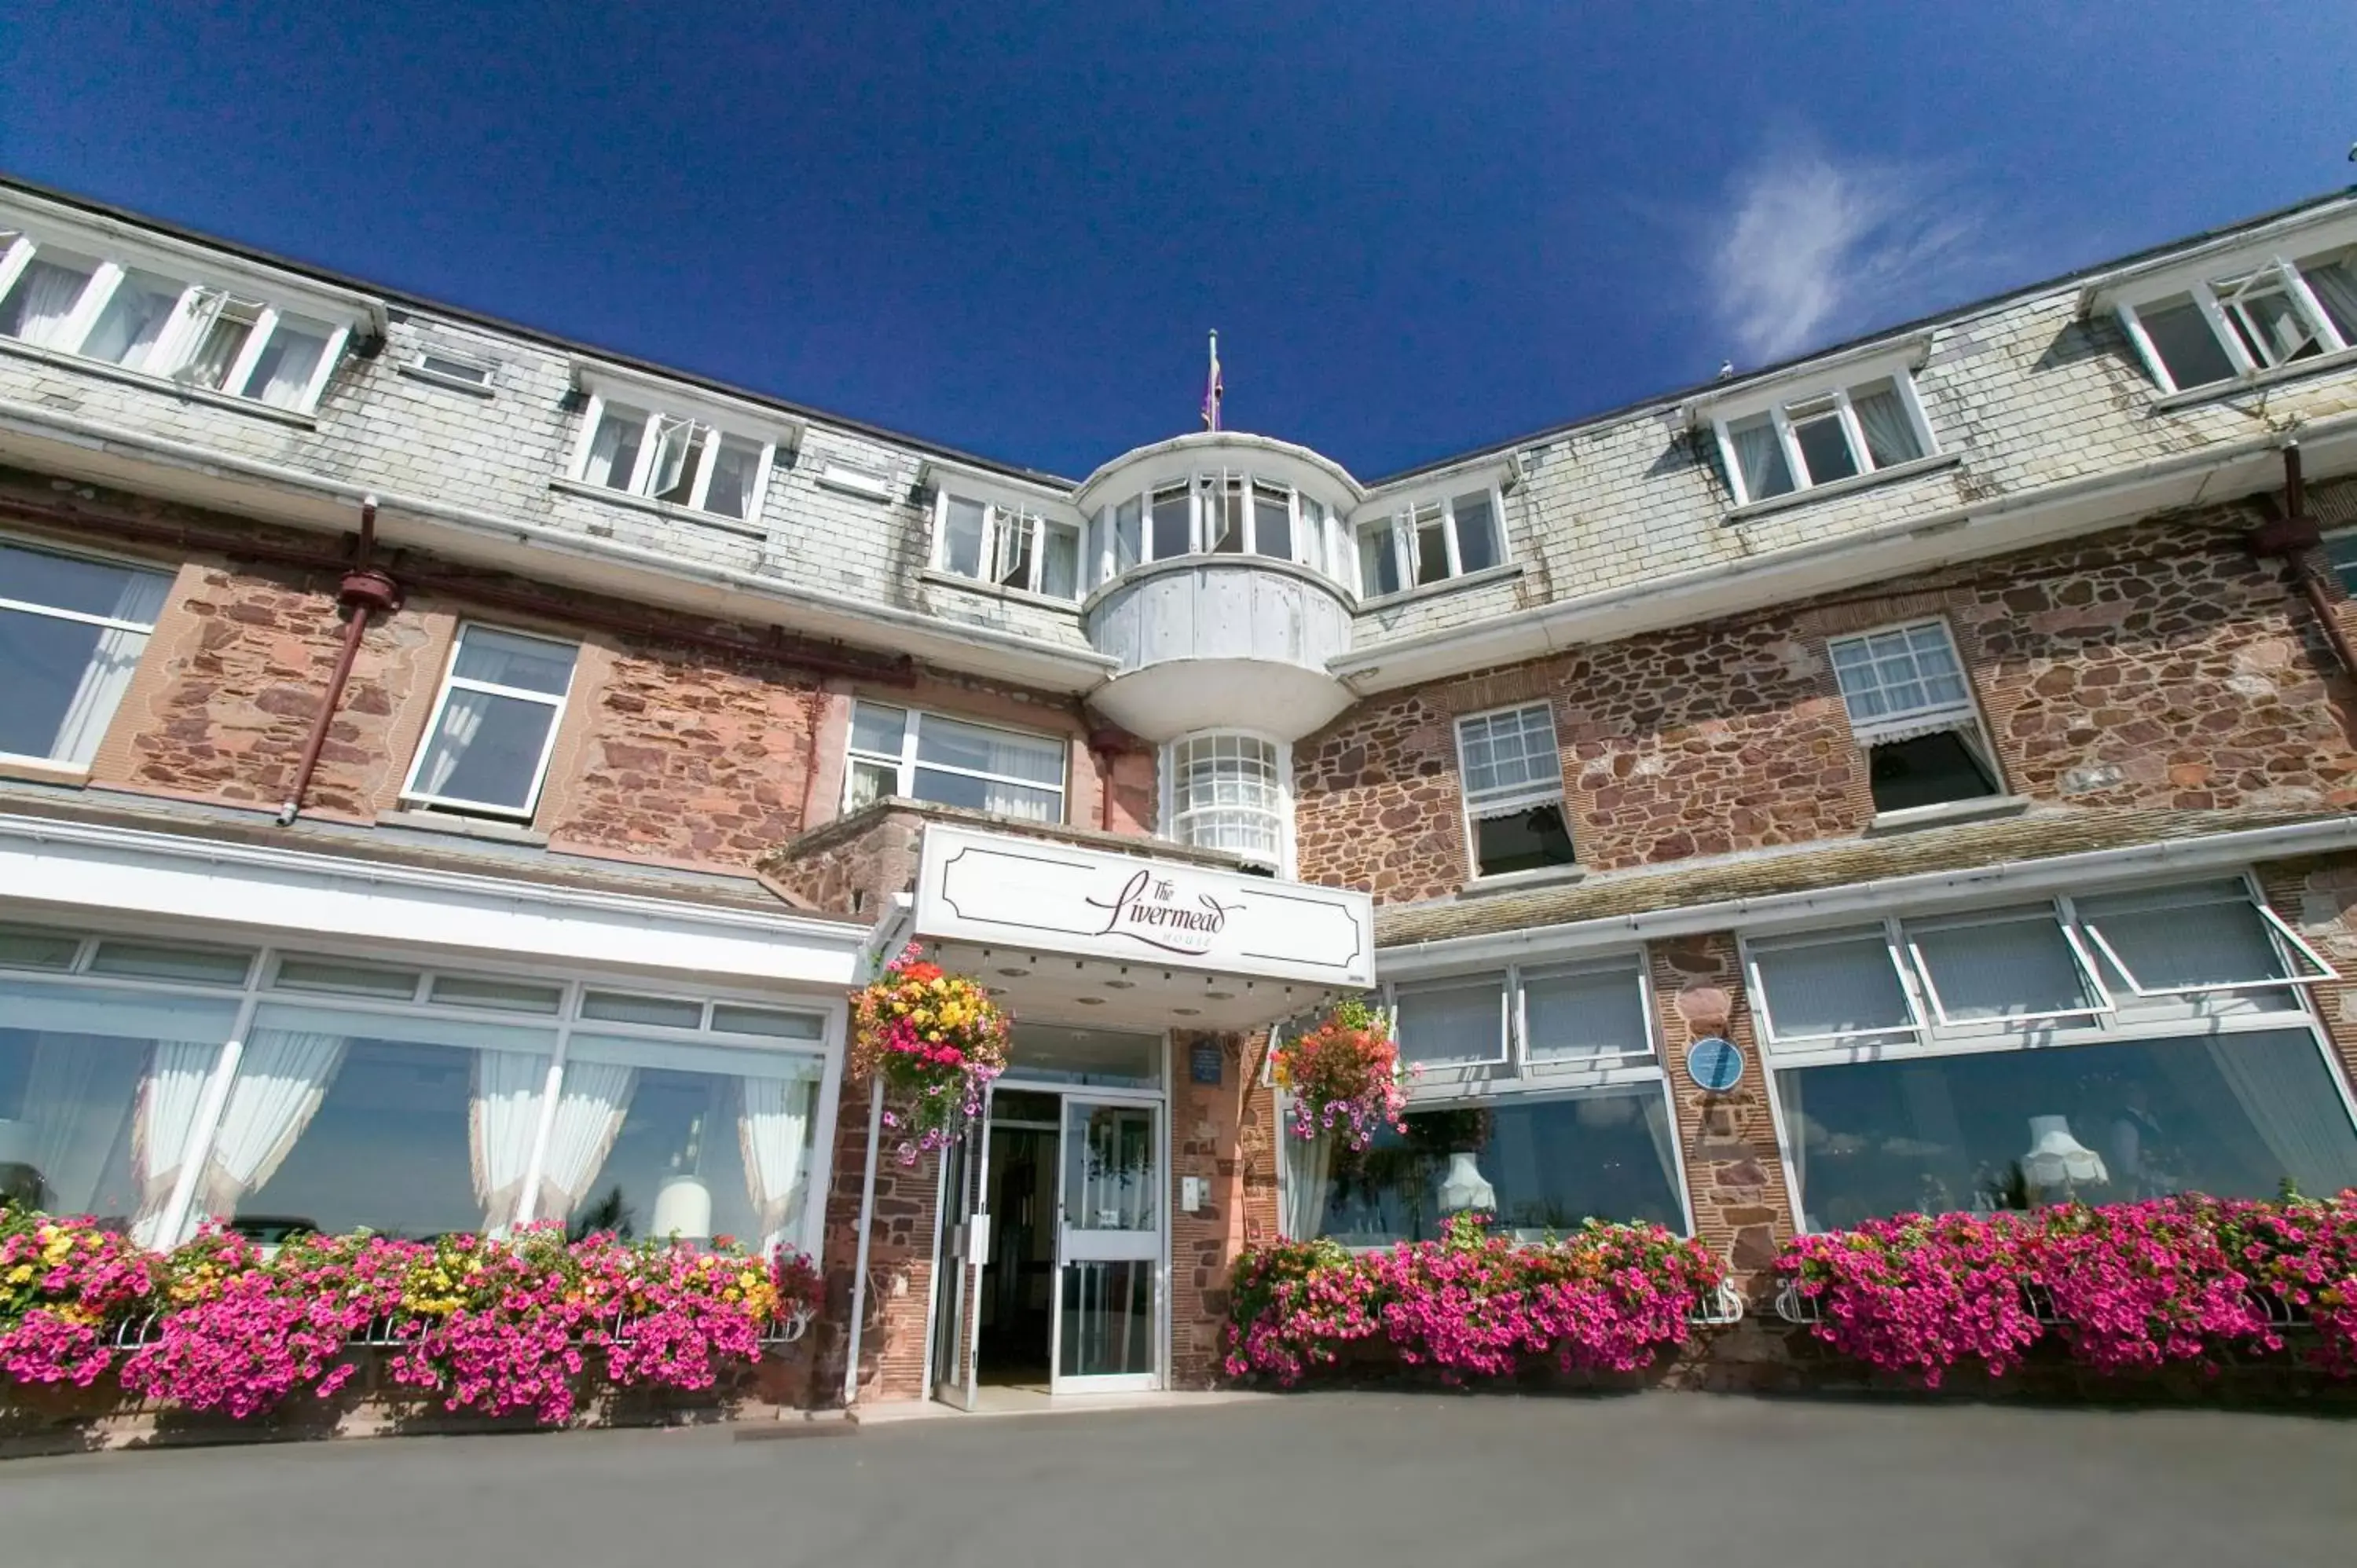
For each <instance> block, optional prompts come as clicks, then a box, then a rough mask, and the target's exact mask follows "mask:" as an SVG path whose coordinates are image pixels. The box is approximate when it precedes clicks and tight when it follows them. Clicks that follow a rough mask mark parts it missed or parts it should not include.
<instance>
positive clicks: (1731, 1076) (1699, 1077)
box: [1686, 1035, 1743, 1094]
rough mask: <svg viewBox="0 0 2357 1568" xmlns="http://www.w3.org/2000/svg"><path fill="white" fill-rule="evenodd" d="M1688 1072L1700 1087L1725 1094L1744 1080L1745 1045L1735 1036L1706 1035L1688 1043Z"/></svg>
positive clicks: (1687, 1074)
mask: <svg viewBox="0 0 2357 1568" xmlns="http://www.w3.org/2000/svg"><path fill="white" fill-rule="evenodd" d="M1686 1076H1687V1077H1688V1078H1690V1079H1694V1082H1695V1088H1696V1089H1702V1090H1709V1091H1710V1092H1711V1093H1713V1094H1725V1093H1726V1092H1727V1090H1730V1089H1733V1088H1734V1087H1735V1086H1736V1085H1737V1084H1738V1083H1741V1082H1742V1081H1743V1047H1740V1046H1738V1045H1737V1044H1736V1043H1735V1042H1734V1041H1733V1040H1728V1039H1722V1038H1721V1037H1720V1036H1717V1035H1706V1036H1703V1037H1702V1038H1701V1039H1699V1040H1696V1041H1695V1043H1694V1044H1693V1045H1691V1046H1688V1047H1686Z"/></svg>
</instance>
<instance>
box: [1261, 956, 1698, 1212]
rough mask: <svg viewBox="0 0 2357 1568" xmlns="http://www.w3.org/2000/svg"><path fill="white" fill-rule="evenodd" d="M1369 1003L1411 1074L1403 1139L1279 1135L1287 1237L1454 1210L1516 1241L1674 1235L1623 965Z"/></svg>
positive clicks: (1672, 1198) (1660, 1144)
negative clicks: (1660, 1229) (1585, 1228)
mask: <svg viewBox="0 0 2357 1568" xmlns="http://www.w3.org/2000/svg"><path fill="white" fill-rule="evenodd" d="M1384 995H1385V1001H1386V1005H1387V1006H1388V1007H1389V1008H1390V1009H1391V1010H1392V1015H1393V1020H1394V1033H1395V1034H1396V1036H1397V1037H1398V1039H1399V1041H1400V1048H1401V1055H1402V1056H1403V1058H1405V1059H1406V1060H1409V1061H1412V1062H1415V1063H1418V1064H1421V1065H1422V1067H1423V1070H1422V1072H1421V1073H1419V1074H1418V1076H1417V1077H1416V1078H1415V1079H1413V1080H1412V1081H1411V1083H1410V1085H1409V1089H1408V1096H1409V1106H1408V1111H1407V1113H1406V1116H1405V1122H1406V1124H1407V1130H1406V1132H1405V1133H1399V1132H1395V1131H1393V1130H1390V1129H1385V1130H1383V1132H1381V1133H1378V1135H1377V1137H1376V1139H1375V1142H1374V1144H1373V1145H1372V1147H1370V1148H1367V1149H1365V1150H1359V1151H1353V1150H1351V1149H1349V1148H1347V1147H1344V1146H1342V1144H1341V1142H1340V1140H1339V1139H1337V1138H1335V1137H1333V1136H1331V1135H1330V1134H1329V1135H1325V1136H1320V1137H1317V1138H1311V1139H1302V1138H1298V1137H1296V1136H1294V1135H1293V1134H1292V1133H1290V1132H1289V1131H1288V1132H1287V1133H1286V1134H1285V1149H1284V1154H1285V1162H1284V1169H1283V1172H1282V1189H1281V1193H1280V1197H1281V1201H1282V1208H1283V1220H1284V1228H1285V1233H1286V1235H1287V1236H1289V1237H1292V1238H1294V1239H1296V1240H1306V1239H1308V1238H1312V1237H1318V1236H1324V1237H1328V1238H1329V1239H1331V1240H1338V1241H1340V1242H1342V1243H1343V1244H1345V1245H1347V1246H1361V1247H1374V1246H1385V1245H1389V1244H1391V1243H1392V1242H1394V1241H1403V1240H1409V1241H1413V1240H1434V1239H1436V1238H1437V1237H1438V1236H1439V1235H1440V1234H1441V1233H1442V1232H1443V1230H1445V1228H1446V1226H1447V1223H1448V1218H1449V1216H1450V1215H1451V1214H1452V1213H1454V1212H1457V1211H1459V1210H1462V1209H1468V1208H1470V1209H1476V1210H1480V1211H1481V1212H1484V1213H1486V1214H1488V1215H1489V1216H1490V1217H1491V1221H1492V1223H1493V1224H1494V1225H1495V1226H1496V1227H1497V1228H1499V1229H1500V1230H1504V1231H1506V1232H1508V1233H1511V1234H1512V1235H1513V1236H1515V1237H1516V1238H1517V1239H1519V1240H1532V1241H1535V1240H1544V1239H1545V1238H1546V1237H1548V1236H1550V1235H1562V1234H1566V1233H1567V1232H1569V1231H1572V1230H1577V1228H1578V1227H1579V1226H1580V1225H1581V1224H1582V1223H1584V1222H1585V1221H1586V1220H1587V1219H1610V1220H1650V1221H1653V1222H1655V1223H1659V1224H1663V1225H1666V1226H1668V1227H1670V1228H1671V1229H1672V1230H1680V1231H1684V1230H1686V1229H1687V1228H1688V1220H1687V1218H1686V1208H1685V1196H1684V1177H1683V1175H1682V1167H1681V1165H1680V1161H1679V1157H1678V1151H1677V1133H1676V1122H1675V1119H1674V1116H1673V1114H1672V1111H1671V1106H1670V1101H1669V1095H1668V1085H1667V1083H1666V1081H1665V1079H1664V1077H1663V1072H1662V1070H1661V1066H1660V1062H1659V1059H1658V1057H1657V1055H1656V1053H1655V1050H1654V1047H1653V1035H1652V1026H1651V1024H1650V1021H1649V1020H1650V1016H1651V999H1650V993H1649V992H1648V990H1647V988H1646V985H1645V982H1644V977H1643V972H1642V966H1641V961H1639V959H1638V958H1637V957H1635V956H1634V955H1627V954H1623V955H1618V956H1614V957H1609V958H1601V959H1587V960H1570V961H1555V962H1542V963H1538V964H1534V965H1528V966H1517V967H1515V968H1512V969H1508V970H1505V971H1491V972H1486V973H1473V974H1452V975H1439V976H1433V977H1429V978H1425V977H1419V978H1415V979H1412V980H1401V981H1396V982H1394V983H1391V984H1390V985H1388V986H1387V987H1386V988H1385V992H1384ZM1469 1089H1475V1090H1478V1092H1477V1093H1475V1094H1474V1095H1473V1096H1471V1097H1469V1096H1468V1090H1469Z"/></svg>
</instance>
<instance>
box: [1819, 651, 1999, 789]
mask: <svg viewBox="0 0 2357 1568" xmlns="http://www.w3.org/2000/svg"><path fill="white" fill-rule="evenodd" d="M1925 628H1932V629H1935V630H1937V631H1938V632H1939V634H1940V637H1941V639H1942V640H1943V641H1944V642H1945V643H1946V644H1947V647H1948V655H1949V657H1950V658H1952V659H1953V660H1955V661H1956V678H1957V680H1958V681H1960V682H1963V684H1964V697H1963V699H1962V700H1961V701H1958V702H1953V703H1923V704H1921V705H1920V706H1918V707H1912V708H1909V709H1906V710H1905V711H1903V712H1900V713H1891V714H1879V715H1878V716H1876V717H1874V718H1871V719H1867V720H1865V721H1863V722H1861V721H1859V720H1857V719H1855V718H1852V717H1851V716H1850V712H1849V693H1847V692H1846V691H1845V690H1843V688H1842V683H1841V665H1840V663H1839V662H1838V661H1837V660H1836V659H1835V654H1834V650H1835V649H1836V648H1838V647H1840V646H1842V645H1843V644H1845V643H1853V642H1855V643H1867V642H1868V641H1869V639H1873V638H1878V637H1889V636H1891V635H1892V634H1894V633H1902V632H1916V631H1921V630H1923V629H1925ZM1825 664H1826V667H1827V668H1828V669H1830V670H1831V671H1833V672H1834V689H1835V692H1836V693H1839V694H1840V696H1841V699H1842V718H1843V720H1844V722H1846V724H1848V725H1849V730H1850V735H1851V736H1852V738H1854V739H1855V740H1856V741H1857V744H1858V745H1860V746H1881V745H1884V744H1886V743H1887V742H1889V740H1891V739H1892V738H1894V737H1895V738H1899V739H1906V738H1909V737H1910V736H1920V735H1932V734H1937V733H1940V732H1941V731H1943V730H1948V729H1964V728H1967V727H1970V728H1973V729H1975V730H1977V731H1979V733H1980V734H1981V735H1984V736H1986V734H1987V730H1986V726H1985V725H1983V724H1982V722H1981V710H1980V701H1979V695H1978V693H1976V692H1975V690H1974V688H1973V673H1972V669H1971V667H1970V666H1969V665H1967V664H1966V663H1965V662H1964V650H1962V649H1961V648H1959V647H1957V646H1956V634H1955V629H1954V628H1952V627H1951V626H1949V625H1948V621H1947V618H1946V617H1945V616H1919V617H1917V618H1914V619H1911V620H1901V621H1891V622H1889V623H1888V624H1886V625H1883V626H1876V627H1868V628H1866V629H1865V630H1863V631H1846V632H1842V633H1840V634H1838V635H1835V636H1829V637H1827V638H1826V639H1825ZM1877 684H1878V689H1879V682H1878V683H1877ZM1926 725H1930V726H1932V727H1931V728H1926V727H1925V726H1926ZM1990 761H1991V763H1992V764H1994V762H1995V758H1994V757H1991V758H1990ZM1998 788H1999V789H2003V788H2004V785H2003V781H2002V780H2000V781H1999V784H1998Z"/></svg>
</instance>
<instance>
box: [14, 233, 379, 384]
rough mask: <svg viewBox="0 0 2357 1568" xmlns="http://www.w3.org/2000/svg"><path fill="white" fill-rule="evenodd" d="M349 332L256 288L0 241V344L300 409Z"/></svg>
mask: <svg viewBox="0 0 2357 1568" xmlns="http://www.w3.org/2000/svg"><path fill="white" fill-rule="evenodd" d="M349 335H350V323H348V322H346V323H339V322H337V321H333V320H329V319H326V318H324V317H323V316H321V315H314V314H309V313H306V312H304V311H299V310H295V309H290V308H287V307H286V306H285V305H283V304H281V303H280V302H279V301H277V300H276V299H274V298H272V297H268V296H267V295H265V293H264V291H261V290H253V291H249V290H247V289H244V288H242V287H228V286H221V285H215V284H213V283H210V282H206V281H202V280H199V279H195V278H192V277H190V276H188V275H187V274H183V273H179V272H176V271H167V270H163V269H161V268H152V267H148V266H145V265H140V264H135V263H128V262H124V261H117V260H113V259H111V258H108V257H105V256H102V255H101V254H98V253H96V252H84V251H77V250H73V249H70V248H69V247H67V246H63V245H57V244H50V243H46V242H43V243H38V244H37V243H36V242H35V241H34V240H33V239H32V237H31V236H29V235H24V234H17V235H13V236H10V235H0V338H14V339H16V341H17V342H20V343H24V344H26V345H28V346H29V347H32V348H36V349H51V350H54V351H56V352H58V353H62V354H71V355H74V356H76V357H78V358H81V359H84V360H93V361H96V362H97V363H100V364H105V365H113V366H117V367H119V368H121V369H123V370H126V371H137V372H139V373H141V374H144V375H150V376H158V377H162V378H164V379H166V380H168V381H175V382H178V384H180V385H182V386H187V387H194V388H199V389H201V390H203V391H206V392H221V393H224V394H226V395H228V396H231V397H237V398H246V399H250V400H252V401H253V402H255V403H265V404H267V405H269V406H270V407H273V408H283V409H289V410H294V411H297V412H301V411H305V410H308V409H309V408H311V407H312V406H313V405H314V404H316V403H317V401H318V397H319V393H320V392H321V391H322V389H324V388H325V386H326V385H327V381H328V376H329V375H330V374H331V373H332V372H333V371H334V370H335V366H336V361H337V360H338V359H339V357H340V356H341V355H342V352H343V347H344V342H345V339H346V338H347V337H348V336H349Z"/></svg>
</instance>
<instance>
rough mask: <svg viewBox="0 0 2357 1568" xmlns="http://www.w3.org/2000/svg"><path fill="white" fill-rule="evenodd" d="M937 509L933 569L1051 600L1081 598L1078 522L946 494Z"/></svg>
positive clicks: (1008, 505)
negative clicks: (1039, 595)
mask: <svg viewBox="0 0 2357 1568" xmlns="http://www.w3.org/2000/svg"><path fill="white" fill-rule="evenodd" d="M935 507H936V515H935V520H934V546H933V565H934V567H935V569H937V570H939V571H942V572H946V573H948V574H950V575H952V576H955V577H970V578H972V579H974V581H975V582H977V583H989V584H992V585H995V586H997V587H1001V588H1013V589H1016V590H1017V591H1018V592H1021V593H1027V594H1041V595H1044V596H1047V597H1049V598H1051V599H1076V598H1078V597H1080V596H1081V526H1080V524H1079V523H1077V522H1071V521H1065V520H1063V519H1060V518H1051V517H1048V516H1046V515H1044V514H1042V513H1040V512H1039V511H1036V510H1031V509H1029V508H1028V507H1022V506H1017V505H1013V504H1010V503H1007V502H1004V501H992V500H981V499H975V498H974V497H971V496H959V495H952V494H950V493H949V492H947V491H943V492H942V497H941V499H940V500H939V501H938V502H936V503H935Z"/></svg>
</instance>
